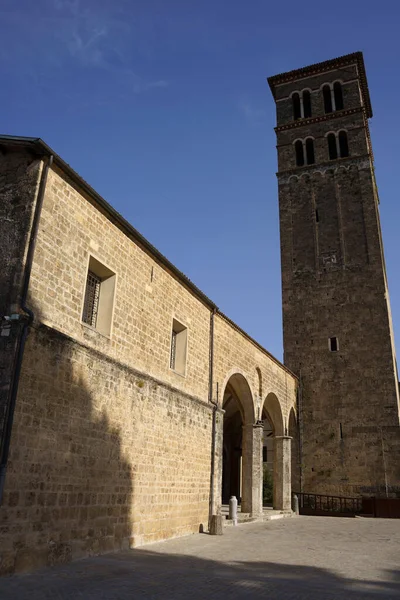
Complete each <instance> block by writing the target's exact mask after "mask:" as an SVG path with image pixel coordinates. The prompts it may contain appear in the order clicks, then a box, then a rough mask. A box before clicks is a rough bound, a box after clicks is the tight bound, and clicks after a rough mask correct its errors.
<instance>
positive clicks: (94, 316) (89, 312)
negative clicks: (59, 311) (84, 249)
mask: <svg viewBox="0 0 400 600" xmlns="http://www.w3.org/2000/svg"><path fill="white" fill-rule="evenodd" d="M115 285H116V274H115V273H113V271H111V270H110V269H109V268H108V267H106V266H105V265H104V264H102V263H101V262H100V261H98V260H97V259H96V258H94V256H89V265H88V270H87V275H86V285H85V290H84V301H83V309H82V323H84V324H85V325H89V326H90V327H93V328H94V329H96V331H98V332H99V333H101V334H103V335H106V336H110V335H111V327H112V318H113V306H114V296H115Z"/></svg>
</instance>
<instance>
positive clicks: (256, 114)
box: [238, 99, 266, 125]
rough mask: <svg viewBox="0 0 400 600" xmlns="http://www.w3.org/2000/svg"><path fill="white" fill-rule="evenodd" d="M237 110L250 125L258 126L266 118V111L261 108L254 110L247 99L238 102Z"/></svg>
mask: <svg viewBox="0 0 400 600" xmlns="http://www.w3.org/2000/svg"><path fill="white" fill-rule="evenodd" d="M238 107H239V110H240V111H241V112H242V114H243V115H244V117H245V119H246V121H247V122H248V123H250V124H251V125H258V124H260V123H261V122H262V121H263V120H264V119H265V117H266V111H265V110H263V109H261V108H256V107H255V106H253V105H252V104H251V103H250V102H249V101H248V100H247V99H246V100H244V99H242V100H241V101H240V102H239V105H238Z"/></svg>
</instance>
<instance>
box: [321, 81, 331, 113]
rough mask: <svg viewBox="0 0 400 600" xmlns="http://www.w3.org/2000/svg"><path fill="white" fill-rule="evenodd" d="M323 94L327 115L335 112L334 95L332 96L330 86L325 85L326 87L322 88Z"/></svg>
mask: <svg viewBox="0 0 400 600" xmlns="http://www.w3.org/2000/svg"><path fill="white" fill-rule="evenodd" d="M322 94H323V96H324V109H325V114H328V113H331V112H333V107H332V94H331V88H330V86H329V85H324V87H323V88H322Z"/></svg>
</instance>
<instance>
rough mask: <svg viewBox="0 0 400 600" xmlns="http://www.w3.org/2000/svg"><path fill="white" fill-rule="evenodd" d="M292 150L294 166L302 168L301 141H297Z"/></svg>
mask: <svg viewBox="0 0 400 600" xmlns="http://www.w3.org/2000/svg"><path fill="white" fill-rule="evenodd" d="M294 149H295V151H296V166H297V167H303V166H304V148H303V142H302V141H301V140H297V142H296V143H295V145H294Z"/></svg>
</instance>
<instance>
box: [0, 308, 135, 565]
mask: <svg viewBox="0 0 400 600" xmlns="http://www.w3.org/2000/svg"><path fill="white" fill-rule="evenodd" d="M32 304H33V303H32V301H31V300H30V301H29V305H30V306H31V307H32V309H33V311H34V313H35V317H36V318H35V323H34V325H33V327H31V329H30V333H29V336H28V340H27V343H26V347H25V353H24V358H23V364H22V372H21V378H20V384H19V390H18V398H17V403H16V409H15V416H14V426H13V431H12V439H11V447H10V457H9V464H8V472H7V478H6V484H5V493H4V500H3V504H2V506H1V507H0V535H1V544H0V573H1V574H8V573H12V572H14V571H24V570H32V569H35V568H37V567H39V566H41V565H55V564H59V563H65V562H68V561H69V560H71V559H73V558H79V557H83V556H88V555H92V554H97V553H104V552H110V551H115V550H121V549H124V548H125V549H127V548H129V539H130V536H131V535H132V514H131V510H132V506H133V469H132V467H131V464H130V462H129V461H128V460H127V458H126V455H125V453H124V450H123V448H122V445H121V436H120V430H121V429H122V427H124V429H125V430H126V431H125V433H127V432H128V434H129V433H132V431H133V427H132V426H131V425H130V424H129V421H127V420H128V419H129V407H126V408H124V414H122V409H121V407H120V408H119V409H117V408H116V407H115V406H114V399H115V398H114V395H113V393H112V392H113V390H112V387H113V386H114V388H115V387H117V386H118V380H117V379H118V378H117V368H116V367H115V366H114V365H113V364H112V362H111V361H108V360H107V359H105V358H103V359H102V360H101V359H99V356H95V355H94V354H93V352H92V351H90V350H89V349H85V348H83V347H79V346H78V345H77V344H76V343H75V341H74V340H73V339H71V338H69V337H67V336H66V335H63V334H61V333H59V332H58V331H56V330H55V329H52V328H51V327H48V326H46V325H44V324H42V323H41V320H42V319H41V314H40V310H39V308H38V307H37V306H33V305H32ZM94 335H97V334H94ZM130 379H131V380H132V381H130ZM124 380H125V383H126V381H127V380H128V383H127V385H130V386H132V388H133V389H134V387H135V386H134V381H133V380H134V376H132V377H130V375H129V373H128V374H127V373H124ZM131 404H133V403H131ZM128 438H129V436H128ZM124 439H126V438H124Z"/></svg>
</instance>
